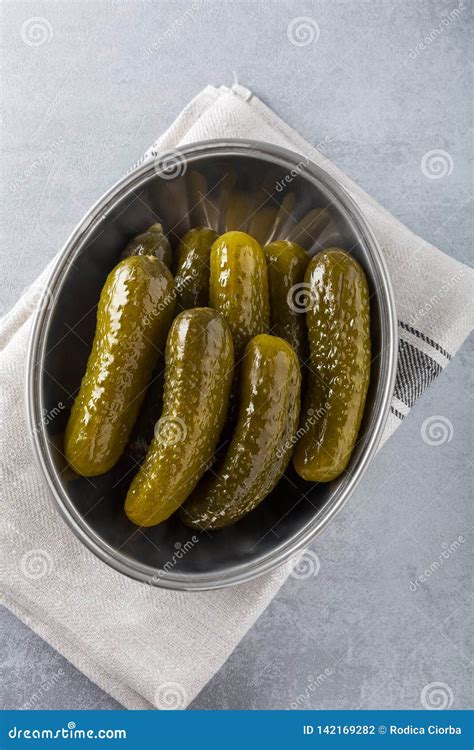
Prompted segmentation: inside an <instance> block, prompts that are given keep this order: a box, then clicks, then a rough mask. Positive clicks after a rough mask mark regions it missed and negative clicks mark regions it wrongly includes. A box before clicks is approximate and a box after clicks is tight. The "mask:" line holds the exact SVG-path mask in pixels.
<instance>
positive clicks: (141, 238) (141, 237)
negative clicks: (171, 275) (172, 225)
mask: <svg viewBox="0 0 474 750" xmlns="http://www.w3.org/2000/svg"><path fill="white" fill-rule="evenodd" d="M131 255H151V256H153V257H154V258H158V260H161V261H163V263H164V264H165V265H166V266H168V268H170V269H171V267H172V265H173V254H172V252H171V247H170V243H169V240H168V238H167V237H166V235H165V233H164V232H163V227H162V226H161V224H159V223H156V224H152V225H151V227H149V228H148V229H147V230H146V232H143V234H138V235H137V236H136V237H133V238H132V239H131V240H130V242H129V243H128V245H127V247H126V248H125V250H124V251H123V253H122V256H121V257H122V258H129V257H130V256H131Z"/></svg>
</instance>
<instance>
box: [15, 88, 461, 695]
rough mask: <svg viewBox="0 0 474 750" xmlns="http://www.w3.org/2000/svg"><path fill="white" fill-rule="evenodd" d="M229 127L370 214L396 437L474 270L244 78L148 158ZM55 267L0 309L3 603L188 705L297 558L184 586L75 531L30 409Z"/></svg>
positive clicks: (108, 668)
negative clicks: (394, 355)
mask: <svg viewBox="0 0 474 750" xmlns="http://www.w3.org/2000/svg"><path fill="white" fill-rule="evenodd" d="M219 137H229V138H239V137H240V138H250V139H254V140H260V141H268V142H271V143H274V144H277V145H279V146H283V147H286V148H289V149H291V150H293V151H297V152H300V153H301V154H303V155H304V156H305V157H306V158H309V159H310V160H312V161H313V162H315V163H317V164H319V165H320V166H321V167H322V168H323V169H325V170H326V171H327V172H329V173H330V174H331V175H333V176H334V177H335V178H336V179H337V180H339V181H340V182H341V183H342V184H343V185H344V186H345V187H346V189H347V190H348V191H349V192H350V193H351V194H352V196H353V198H354V199H355V200H356V202H357V203H358V205H359V206H360V208H361V209H362V211H363V213H364V214H365V216H366V218H367V220H368V222H369V224H370V225H371V227H372V229H373V231H374V233H375V235H376V237H377V239H378V241H379V243H380V245H381V247H382V250H383V252H384V254H385V257H386V260H387V263H388V266H389V271H390V273H391V277H392V282H393V286H394V290H395V296H396V303H397V310H398V317H399V333H400V347H399V369H398V375H397V382H396V386H395V394H394V398H393V402H392V413H391V415H390V418H389V421H388V424H387V427H386V431H385V433H384V440H385V439H386V438H387V437H388V436H389V435H390V434H391V433H392V432H393V431H394V430H395V429H396V427H397V426H398V425H399V424H400V423H401V420H402V419H403V418H404V416H406V414H407V413H408V411H409V409H410V407H411V406H412V405H413V403H414V402H415V400H416V399H417V398H418V397H419V396H420V395H421V393H422V392H423V390H424V389H425V388H426V387H427V386H428V385H429V383H430V382H431V381H432V380H433V378H435V377H436V376H437V375H438V374H439V373H440V372H441V371H442V369H443V368H444V367H445V366H446V365H447V363H448V362H449V360H450V358H451V357H452V356H453V355H454V354H455V352H456V351H457V349H458V348H459V346H460V345H461V343H462V342H463V340H464V339H465V338H466V336H467V335H468V333H469V331H470V329H471V327H472V320H473V309H472V299H473V295H472V277H473V276H472V271H471V270H470V269H468V268H467V267H466V266H463V265H462V264H461V263H458V262H457V261H455V260H453V259H451V258H449V257H447V256H446V255H444V254H443V253H441V252H440V251H439V250H437V249H436V248H434V247H433V246H431V245H429V244H428V243H427V242H424V241H423V240H422V239H420V238H419V237H416V236H415V235H414V234H413V233H412V232H410V231H409V230H408V229H407V228H406V227H405V226H403V225H402V224H401V223H400V222H399V221H397V219H395V218H394V217H393V216H391V215H390V214H389V213H388V212H387V211H386V210H385V209H383V208H382V207H381V206H380V205H378V204H377V203H376V202H375V201H374V200H373V199H372V198H371V197H370V196H368V195H367V194H366V193H365V192H364V191H363V190H361V188H359V187H358V186H357V185H356V184H354V183H353V182H352V181H351V180H350V179H349V178H348V177H347V176H346V175H345V174H344V173H343V172H341V171H340V170H339V169H338V168H337V167H335V166H334V165H333V164H332V163H331V162H330V161H329V160H328V159H326V158H325V157H324V156H323V155H322V154H321V153H319V152H318V151H317V150H315V148H314V147H311V146H310V145H309V144H308V143H306V142H305V141H304V140H303V139H302V138H301V137H300V136H299V135H298V134H297V133H296V132H295V131H293V130H292V129H291V128H290V127H289V126H288V125H286V124H285V123H284V122H283V121H282V120H281V119H279V118H278V117H277V116H276V115H275V114H274V113H273V112H272V111H271V110H270V109H269V108H268V107H266V106H265V105H264V104H262V102H260V101H259V100H258V99H257V98H256V97H255V96H254V95H253V94H252V93H251V92H250V91H248V90H247V89H245V88H243V87H242V86H239V85H234V86H233V87H232V88H231V89H229V88H226V87H221V88H219V89H217V88H214V87H211V86H208V87H207V88H206V89H204V91H202V92H201V93H200V94H199V95H198V96H197V97H196V98H195V99H193V101H192V102H191V103H190V104H189V105H188V106H187V107H186V108H185V109H184V110H183V112H181V114H180V115H179V116H178V118H177V119H176V121H175V122H174V124H173V125H172V126H171V127H170V128H169V130H167V131H166V133H164V135H163V136H162V137H161V138H160V139H159V140H158V141H157V142H156V143H155V144H154V145H153V146H152V148H151V149H150V151H148V152H147V154H146V155H145V157H144V158H153V156H154V154H156V152H157V151H159V152H163V151H168V150H171V149H173V148H176V146H179V144H184V143H189V142H193V141H199V140H202V139H210V138H219ZM48 273H49V269H46V271H45V273H44V274H42V276H41V277H40V279H38V281H37V282H36V283H35V284H34V285H33V286H32V287H30V289H29V290H28V291H27V292H26V293H25V294H24V296H23V297H22V298H21V299H20V300H19V301H18V302H17V304H16V305H15V306H14V308H13V309H12V310H11V311H10V313H8V314H7V315H6V316H5V317H4V318H3V320H2V321H0V425H1V431H0V448H1V464H0V468H1V479H2V486H3V491H2V514H1V524H0V540H1V549H2V553H1V574H0V581H1V587H2V590H3V591H4V602H5V604H6V606H7V607H8V608H9V609H11V611H12V612H14V613H15V614H16V615H17V616H18V617H19V618H20V619H21V620H23V621H24V622H25V623H26V624H27V625H29V627H31V628H32V629H33V630H34V631H35V632H36V633H38V634H39V635H40V636H41V637H42V638H44V639H45V640H46V641H48V643H50V644H51V645H52V646H53V647H54V648H56V649H57V650H58V651H59V652H60V653H62V654H63V655H64V656H65V657H66V658H67V659H69V660H70V661H71V662H72V663H73V664H74V665H75V666H76V667H78V668H79V669H80V670H81V671H82V672H84V673H85V674H86V675H87V676H88V677H89V678H90V679H91V680H93V681H94V682H96V683H97V684H98V685H99V686H100V687H101V688H103V689H104V690H106V691H107V692H108V693H110V694H111V695H112V696H113V697H114V698H115V699H116V700H118V701H120V703H122V704H123V705H124V706H126V707H127V708H131V709H144V708H145V709H150V708H155V707H157V708H184V707H185V706H186V705H187V704H188V703H189V702H190V701H191V700H192V699H193V698H194V697H195V696H196V695H197V693H198V692H199V691H200V690H201V689H202V688H203V687H204V685H205V684H206V683H207V682H208V680H209V679H210V678H211V677H212V676H213V674H214V673H215V672H216V671H217V670H218V669H219V668H220V666H221V665H222V663H223V662H224V661H225V660H226V659H227V657H228V656H229V655H230V653H231V652H232V651H233V649H234V648H235V646H236V645H237V643H238V642H239V641H240V640H241V638H242V637H243V636H244V634H245V633H246V632H247V630H248V629H249V628H250V627H251V626H252V625H253V623H254V622H255V621H256V619H257V618H258V617H259V615H260V614H261V613H262V612H263V610H264V609H265V607H266V606H267V605H268V604H269V602H270V601H271V599H272V598H273V597H274V596H275V594H276V592H277V590H278V588H279V587H280V586H281V584H282V583H283V581H284V580H285V578H286V576H287V574H288V572H289V568H288V566H284V569H283V570H281V569H280V570H278V571H275V572H274V573H272V574H268V575H265V576H262V577H260V578H258V579H257V580H255V581H252V582H250V583H246V584H242V585H240V586H236V587H232V588H228V589H224V590H219V591H211V592H201V593H183V592H172V591H165V590H160V589H158V588H154V587H152V586H146V585H144V584H141V583H138V582H135V581H132V580H129V579H128V578H126V577H125V576H122V575H121V574H119V573H117V572H115V571H114V570H112V569H111V568H109V567H108V566H107V565H106V564H105V563H103V562H101V561H100V560H99V559H97V558H96V557H95V556H94V555H93V554H92V553H91V552H89V551H88V550H87V549H86V548H85V547H84V546H83V545H82V544H80V542H79V541H78V540H77V539H76V538H75V536H74V535H73V534H72V532H71V531H70V530H69V528H68V527H67V526H66V524H65V523H64V522H63V521H62V520H61V519H60V517H59V515H58V513H57V512H56V511H55V509H54V506H53V504H52V502H51V499H50V497H49V496H48V490H47V488H46V485H45V483H44V481H43V479H42V477H41V475H40V472H39V469H38V468H37V467H36V464H35V460H34V458H33V454H32V449H31V445H30V435H29V434H28V428H27V423H26V418H25V407H24V396H23V394H24V374H25V358H26V350H27V344H28V338H29V334H30V328H31V318H32V313H33V311H34V309H35V305H36V304H37V301H38V289H40V290H41V289H42V288H43V286H44V284H45V281H46V279H47V274H48ZM438 428H439V425H438V426H437V427H436V425H434V427H433V429H438Z"/></svg>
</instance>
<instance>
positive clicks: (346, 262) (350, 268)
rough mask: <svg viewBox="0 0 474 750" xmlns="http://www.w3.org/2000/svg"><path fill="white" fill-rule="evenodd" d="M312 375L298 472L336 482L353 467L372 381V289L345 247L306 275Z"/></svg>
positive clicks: (322, 256) (318, 259)
mask: <svg viewBox="0 0 474 750" xmlns="http://www.w3.org/2000/svg"><path fill="white" fill-rule="evenodd" d="M305 282H306V283H307V284H308V285H309V287H310V289H311V295H312V306H311V309H310V310H309V311H308V312H307V314H306V319H307V326H308V335H309V345H310V365H311V373H310V375H309V383H308V387H307V393H306V398H305V404H304V409H303V411H302V415H301V421H300V430H303V436H302V438H301V440H300V442H299V443H298V445H297V446H296V448H295V451H294V454H293V464H294V467H295V469H296V471H297V473H298V474H299V475H300V476H301V477H302V478H303V479H306V480H309V481H311V482H330V481H332V480H334V479H336V478H337V477H338V476H340V474H342V472H343V471H344V470H345V468H346V467H347V464H348V463H349V460H350V457H351V454H352V451H353V449H354V446H355V443H356V440H357V435H358V432H359V428H360V424H361V421H362V416H363V413H364V406H365V399H366V396H367V390H368V387H369V380H370V349H371V347H370V304H369V288H368V285H367V279H366V277H365V274H364V272H363V270H362V268H361V266H360V265H359V263H358V262H357V261H356V260H355V259H354V258H353V257H352V256H350V255H349V254H348V253H346V252H344V251H343V250H340V249H339V248H330V249H329V250H325V251H324V252H321V253H319V254H318V255H316V256H315V257H314V258H313V259H312V260H311V262H310V264H309V266H308V268H307V270H306V275H305Z"/></svg>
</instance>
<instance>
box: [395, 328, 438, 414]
mask: <svg viewBox="0 0 474 750" xmlns="http://www.w3.org/2000/svg"><path fill="white" fill-rule="evenodd" d="M398 325H399V328H400V329H401V331H400V334H401V337H400V340H399V343H398V368H397V376H396V380H395V388H394V392H393V395H394V397H395V398H396V399H398V400H399V401H401V402H402V403H403V404H405V406H407V407H408V408H411V407H412V406H413V404H414V403H415V401H416V400H417V399H418V398H419V397H420V396H421V394H422V393H423V391H425V390H426V388H428V386H429V385H430V383H432V382H433V380H434V379H435V378H437V377H438V375H439V374H440V373H441V372H442V371H443V368H442V366H441V365H440V364H439V362H437V361H436V360H435V359H434V358H433V357H431V356H430V355H429V350H430V348H431V349H434V350H436V351H437V352H439V353H440V354H441V355H442V356H443V357H445V358H446V360H448V361H449V360H450V359H451V354H449V352H447V351H446V349H444V348H443V347H442V346H441V345H440V344H438V343H437V342H436V341H433V339H431V338H429V337H428V336H425V334H424V333H421V331H418V330H417V329H416V328H413V326H410V325H408V323H404V322H403V321H401V320H399V321H398ZM403 331H407V332H408V333H409V334H411V335H412V336H415V337H416V338H419V339H420V341H423V342H424V346H423V348H424V349H427V350H428V351H422V350H421V349H418V348H417V347H416V346H414V345H413V344H412V343H410V342H409V341H405V340H404V339H403V338H402V336H403ZM391 412H392V414H394V415H395V416H396V417H398V419H400V420H402V419H403V418H404V416H405V415H404V414H402V413H401V412H400V410H399V409H397V408H396V407H395V406H393V405H392V406H391Z"/></svg>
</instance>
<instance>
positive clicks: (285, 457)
mask: <svg viewBox="0 0 474 750" xmlns="http://www.w3.org/2000/svg"><path fill="white" fill-rule="evenodd" d="M240 382H241V392H240V411H239V418H238V422H237V425H236V428H235V431H234V435H233V438H232V441H231V443H230V446H229V449H228V451H227V453H226V455H225V456H224V458H223V460H222V462H221V464H220V465H219V464H218V465H216V466H214V467H213V471H212V473H209V474H208V475H206V477H204V479H203V480H202V482H201V483H200V484H199V485H198V487H197V488H196V490H195V492H194V493H193V494H192V495H191V496H190V497H189V499H188V500H187V502H186V503H185V504H184V505H183V507H182V508H181V510H180V517H181V520H182V521H183V523H185V524H186V525H187V526H191V527H192V528H197V529H206V530H211V529H221V528H224V527H226V526H230V525H232V524H234V523H236V521H238V520H239V519H240V518H242V517H243V516H245V515H246V514H247V513H249V512H250V511H251V510H253V509H254V508H256V507H257V505H258V504H259V503H260V502H261V501H262V500H263V499H264V498H265V497H266V496H267V495H268V494H269V493H270V492H271V491H272V489H273V488H274V487H275V485H276V484H277V482H278V481H279V479H280V478H281V476H282V475H283V472H284V471H285V469H286V467H287V465H288V463H289V461H290V458H291V451H292V448H293V440H292V438H293V436H294V434H295V433H296V430H297V429H298V417H299V410H300V386H301V375H300V366H299V362H298V358H297V356H296V354H295V352H294V350H293V349H292V347H291V346H290V345H289V344H288V343H287V342H286V341H284V340H283V339H281V338H278V337H277V336H270V335H268V334H260V335H258V336H255V338H253V339H252V340H251V341H250V342H249V343H248V344H247V347H246V349H245V352H244V356H243V361H242V369H241V373H240Z"/></svg>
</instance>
